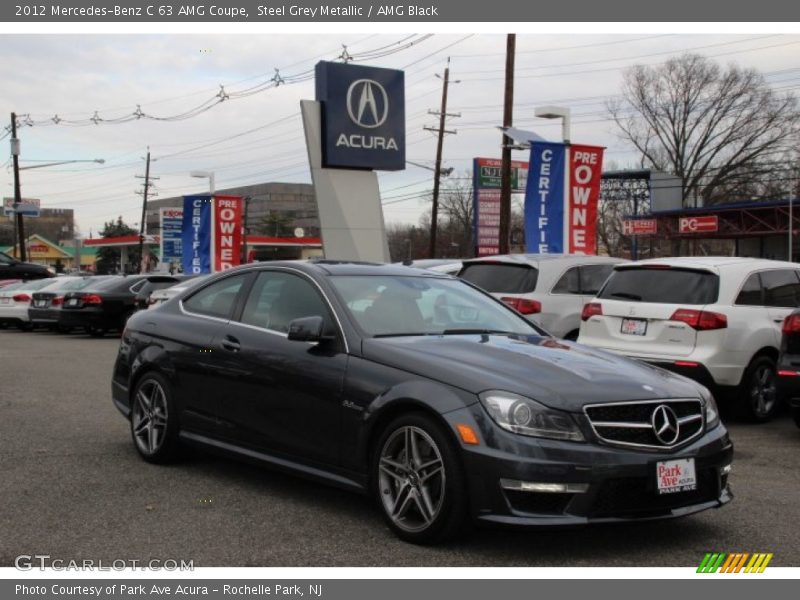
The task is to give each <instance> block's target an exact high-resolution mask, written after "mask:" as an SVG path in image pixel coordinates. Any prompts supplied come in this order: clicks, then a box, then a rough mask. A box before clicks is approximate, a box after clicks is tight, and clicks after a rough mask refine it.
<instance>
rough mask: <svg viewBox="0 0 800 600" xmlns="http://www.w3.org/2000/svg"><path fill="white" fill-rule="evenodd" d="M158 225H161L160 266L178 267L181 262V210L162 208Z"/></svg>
mask: <svg viewBox="0 0 800 600" xmlns="http://www.w3.org/2000/svg"><path fill="white" fill-rule="evenodd" d="M159 223H160V225H161V227H160V229H159V231H160V232H161V248H160V253H159V256H160V257H161V264H162V265H178V264H179V263H180V262H181V257H182V256H183V251H182V249H181V246H182V242H183V209H182V208H162V209H161V210H159Z"/></svg>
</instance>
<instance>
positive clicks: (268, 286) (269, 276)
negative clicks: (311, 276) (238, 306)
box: [241, 271, 330, 333]
mask: <svg viewBox="0 0 800 600" xmlns="http://www.w3.org/2000/svg"><path fill="white" fill-rule="evenodd" d="M303 317H323V318H324V319H325V320H326V321H329V320H330V319H329V317H328V308H327V306H326V304H325V301H324V300H323V299H322V297H321V296H320V294H319V292H318V291H317V289H316V287H315V286H314V284H312V283H311V282H309V281H308V280H307V279H305V278H304V277H301V276H298V275H292V274H291V273H282V272H278V271H272V272H270V271H267V272H263V273H259V275H258V278H257V279H256V282H255V283H254V284H253V289H252V290H251V291H250V295H249V296H248V297H247V303H246V304H245V306H244V311H243V312H242V318H241V321H242V323H246V324H247V325H253V326H255V327H263V328H264V329H271V330H273V331H278V332H280V333H287V332H288V331H289V323H290V322H291V321H293V320H295V319H301V318H303Z"/></svg>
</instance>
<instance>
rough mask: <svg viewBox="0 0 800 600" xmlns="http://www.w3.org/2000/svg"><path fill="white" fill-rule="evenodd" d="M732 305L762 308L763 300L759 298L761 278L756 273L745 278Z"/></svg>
mask: <svg viewBox="0 0 800 600" xmlns="http://www.w3.org/2000/svg"><path fill="white" fill-rule="evenodd" d="M734 304H739V305H742V306H764V300H763V298H762V297H761V278H760V277H759V275H758V273H753V274H752V275H750V277H748V278H747V281H745V282H744V285H743V286H742V290H741V291H740V292H739V295H738V296H737V297H736V302H734Z"/></svg>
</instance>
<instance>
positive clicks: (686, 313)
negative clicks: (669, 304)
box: [669, 308, 728, 331]
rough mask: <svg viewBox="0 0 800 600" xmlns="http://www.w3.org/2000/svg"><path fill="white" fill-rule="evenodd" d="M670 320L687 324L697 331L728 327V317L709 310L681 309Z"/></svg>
mask: <svg viewBox="0 0 800 600" xmlns="http://www.w3.org/2000/svg"><path fill="white" fill-rule="evenodd" d="M669 320H670V321H680V322H681V323H686V324H687V325H688V326H689V327H691V328H692V329H696V330H697V331H709V330H711V329H725V328H726V327H727V326H728V317H726V316H725V315H723V314H721V313H715V312H711V311H709V310H696V309H694V308H679V309H678V310H676V311H675V312H674V313H672V316H671V317H670V318H669Z"/></svg>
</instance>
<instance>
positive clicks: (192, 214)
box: [181, 195, 211, 275]
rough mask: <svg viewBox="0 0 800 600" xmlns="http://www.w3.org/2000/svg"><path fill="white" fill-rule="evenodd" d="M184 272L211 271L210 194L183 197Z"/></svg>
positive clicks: (199, 272) (198, 272)
mask: <svg viewBox="0 0 800 600" xmlns="http://www.w3.org/2000/svg"><path fill="white" fill-rule="evenodd" d="M182 242H183V243H182V246H183V256H182V259H181V263H182V265H183V272H184V273H192V274H194V275H199V274H201V273H211V196H208V195H204V196H184V197H183V239H182Z"/></svg>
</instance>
